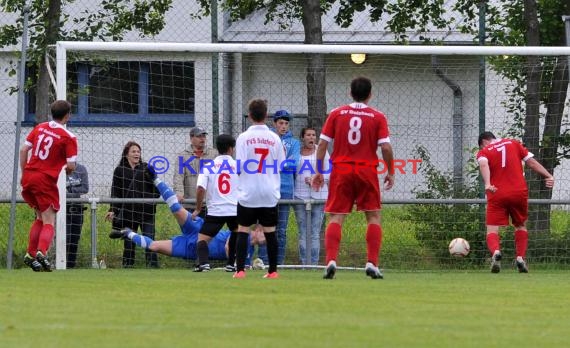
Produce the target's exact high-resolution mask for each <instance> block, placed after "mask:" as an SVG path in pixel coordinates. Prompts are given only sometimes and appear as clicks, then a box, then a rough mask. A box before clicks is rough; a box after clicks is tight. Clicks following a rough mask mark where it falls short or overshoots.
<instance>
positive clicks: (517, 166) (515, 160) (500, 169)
mask: <svg viewBox="0 0 570 348" xmlns="http://www.w3.org/2000/svg"><path fill="white" fill-rule="evenodd" d="M533 156H534V155H533V154H532V153H531V152H529V151H528V150H527V149H526V148H525V147H524V146H523V145H522V144H521V143H519V142H518V141H516V140H514V139H496V140H494V141H493V142H491V144H489V145H487V146H485V147H484V148H483V149H481V150H480V151H479V152H478V153H477V161H478V162H480V161H482V160H484V159H486V160H487V161H488V163H489V170H490V172H491V185H494V186H496V187H497V189H498V191H497V192H498V193H501V194H503V193H506V192H512V191H524V190H527V186H526V181H525V179H524V176H523V167H522V162H523V161H526V160H528V159H529V158H532V157H533Z"/></svg>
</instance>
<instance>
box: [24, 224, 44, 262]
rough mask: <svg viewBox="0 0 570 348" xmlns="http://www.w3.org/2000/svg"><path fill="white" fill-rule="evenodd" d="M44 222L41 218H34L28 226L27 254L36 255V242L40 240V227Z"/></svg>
mask: <svg viewBox="0 0 570 348" xmlns="http://www.w3.org/2000/svg"><path fill="white" fill-rule="evenodd" d="M43 226H44V223H43V222H42V220H39V219H36V220H35V221H34V223H33V224H32V227H30V235H29V237H28V238H29V239H28V254H30V255H36V252H37V251H38V243H39V241H40V233H41V232H42V227H43Z"/></svg>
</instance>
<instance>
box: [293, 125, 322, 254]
mask: <svg viewBox="0 0 570 348" xmlns="http://www.w3.org/2000/svg"><path fill="white" fill-rule="evenodd" d="M301 144H302V145H301V157H300V159H299V164H298V165H297V175H296V176H295V195H294V197H295V199H302V200H308V199H317V200H323V199H327V198H328V186H329V185H328V181H329V176H330V175H329V174H325V185H323V187H322V188H321V189H320V190H319V191H315V190H313V189H312V188H311V177H312V175H313V174H315V170H316V169H317V146H316V144H317V132H316V130H315V129H314V128H312V127H306V128H303V129H302V130H301ZM329 159H330V157H329V154H328V152H327V153H326V154H325V159H324V167H323V168H324V169H325V173H327V172H329V169H330V166H329ZM324 209H325V205H324V203H313V204H311V225H310V226H307V218H306V216H307V215H306V214H307V211H306V210H305V205H304V204H296V205H295V219H296V220H297V228H298V231H299V258H300V259H301V264H303V265H318V264H319V253H320V247H321V228H322V226H323V221H324V217H325V212H324ZM307 234H308V236H309V238H310V241H311V247H310V248H309V249H310V250H309V255H310V258H309V259H307V258H306V257H305V255H306V254H307Z"/></svg>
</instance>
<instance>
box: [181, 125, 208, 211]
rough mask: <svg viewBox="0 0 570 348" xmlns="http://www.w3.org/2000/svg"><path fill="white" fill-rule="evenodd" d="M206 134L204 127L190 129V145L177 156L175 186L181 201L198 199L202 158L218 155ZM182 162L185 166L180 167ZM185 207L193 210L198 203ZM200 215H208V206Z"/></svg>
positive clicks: (185, 205)
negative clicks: (197, 189)
mask: <svg viewBox="0 0 570 348" xmlns="http://www.w3.org/2000/svg"><path fill="white" fill-rule="evenodd" d="M206 135H208V133H207V132H206V131H205V130H204V129H203V128H200V127H194V128H192V129H190V147H189V148H187V149H186V150H184V151H182V152H180V153H179V154H178V156H177V157H176V161H175V163H176V171H175V172H174V181H173V188H174V192H176V196H177V198H178V200H179V202H182V201H183V200H184V199H196V183H197V181H198V174H200V160H205V159H210V160H213V159H214V158H216V156H217V155H218V152H217V151H216V150H214V149H211V148H209V147H208V145H207V139H206ZM180 163H185V166H184V167H182V168H180V167H179V164H180ZM184 208H186V209H187V210H188V211H191V212H192V211H194V210H195V209H196V203H188V204H184ZM199 216H200V217H202V218H204V217H205V216H206V206H204V208H203V210H202V211H201V212H200V214H199Z"/></svg>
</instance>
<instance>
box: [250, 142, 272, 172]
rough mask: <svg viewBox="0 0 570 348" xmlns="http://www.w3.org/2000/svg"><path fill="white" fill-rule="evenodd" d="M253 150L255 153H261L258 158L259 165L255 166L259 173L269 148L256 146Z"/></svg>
mask: <svg viewBox="0 0 570 348" xmlns="http://www.w3.org/2000/svg"><path fill="white" fill-rule="evenodd" d="M254 151H255V154H256V155H261V158H260V159H259V166H258V167H257V172H258V173H261V170H262V169H263V162H265V158H266V157H267V155H268V154H269V149H267V148H263V147H256V148H255V149H254Z"/></svg>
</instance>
